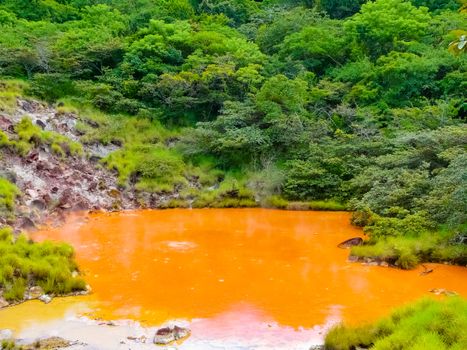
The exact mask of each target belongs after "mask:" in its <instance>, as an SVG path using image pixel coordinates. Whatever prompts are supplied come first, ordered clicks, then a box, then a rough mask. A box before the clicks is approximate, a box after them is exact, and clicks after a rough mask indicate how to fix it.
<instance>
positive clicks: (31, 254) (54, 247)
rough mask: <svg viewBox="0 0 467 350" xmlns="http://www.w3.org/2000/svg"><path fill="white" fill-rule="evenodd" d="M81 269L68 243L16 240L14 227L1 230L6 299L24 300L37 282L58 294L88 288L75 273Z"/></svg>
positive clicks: (0, 279) (0, 268) (0, 281)
mask: <svg viewBox="0 0 467 350" xmlns="http://www.w3.org/2000/svg"><path fill="white" fill-rule="evenodd" d="M77 269H78V267H77V265H76V263H75V261H74V251H73V248H72V247H71V246H69V245H68V244H64V243H53V242H48V241H46V242H41V243H34V242H32V241H30V240H28V239H27V238H26V237H25V236H19V237H18V238H16V239H15V238H14V236H13V233H12V230H11V229H10V228H8V227H7V228H1V229H0V289H1V290H3V297H4V298H5V299H6V300H8V301H15V300H22V299H23V297H24V293H25V291H26V289H27V288H28V287H29V286H33V285H38V286H40V287H42V289H43V290H44V292H45V293H49V294H55V295H60V294H68V293H71V292H74V291H80V290H84V289H85V288H86V284H85V282H84V280H83V279H81V278H79V277H74V276H73V272H74V271H77Z"/></svg>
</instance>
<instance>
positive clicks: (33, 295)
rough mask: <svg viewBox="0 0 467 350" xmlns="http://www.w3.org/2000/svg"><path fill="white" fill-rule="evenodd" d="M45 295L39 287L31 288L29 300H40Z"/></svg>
mask: <svg viewBox="0 0 467 350" xmlns="http://www.w3.org/2000/svg"><path fill="white" fill-rule="evenodd" d="M42 295H44V290H43V289H42V288H41V287H39V286H34V287H31V288H29V292H28V299H39V298H40V297H41V296H42Z"/></svg>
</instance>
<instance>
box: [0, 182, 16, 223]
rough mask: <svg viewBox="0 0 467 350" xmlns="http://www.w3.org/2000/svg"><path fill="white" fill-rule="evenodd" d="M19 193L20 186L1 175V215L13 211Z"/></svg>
mask: <svg viewBox="0 0 467 350" xmlns="http://www.w3.org/2000/svg"><path fill="white" fill-rule="evenodd" d="M19 194H20V191H19V189H18V187H16V186H15V185H14V184H12V183H11V182H9V181H8V180H7V179H4V178H1V177H0V215H2V214H3V215H9V214H11V213H12V212H13V210H14V206H15V199H16V197H17V196H19Z"/></svg>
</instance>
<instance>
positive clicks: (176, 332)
mask: <svg viewBox="0 0 467 350" xmlns="http://www.w3.org/2000/svg"><path fill="white" fill-rule="evenodd" d="M190 334H191V331H190V330H189V329H188V328H183V327H179V326H168V327H164V328H160V329H159V330H158V331H157V332H156V335H155V336H154V344H157V345H167V344H170V343H172V342H174V341H177V340H180V339H184V338H187V337H189V336H190Z"/></svg>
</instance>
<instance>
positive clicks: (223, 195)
mask: <svg viewBox="0 0 467 350" xmlns="http://www.w3.org/2000/svg"><path fill="white" fill-rule="evenodd" d="M192 206H193V208H242V207H247V208H251V207H256V206H258V203H257V202H256V200H255V198H254V195H253V192H252V191H251V190H249V189H248V188H247V187H246V186H245V184H244V183H243V181H241V180H239V179H237V178H235V177H234V176H229V177H226V178H225V179H224V181H222V182H221V183H220V185H219V187H218V188H214V189H213V188H208V189H206V190H204V191H202V192H200V193H198V194H197V196H196V197H195V198H194V201H193V203H192Z"/></svg>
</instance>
